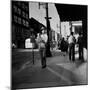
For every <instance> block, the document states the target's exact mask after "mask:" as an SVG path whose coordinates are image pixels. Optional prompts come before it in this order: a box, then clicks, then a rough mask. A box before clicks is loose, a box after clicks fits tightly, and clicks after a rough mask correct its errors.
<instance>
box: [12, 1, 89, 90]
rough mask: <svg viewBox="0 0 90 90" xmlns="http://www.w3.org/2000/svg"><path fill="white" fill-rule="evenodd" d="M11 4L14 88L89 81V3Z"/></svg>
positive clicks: (83, 83)
mask: <svg viewBox="0 0 90 90" xmlns="http://www.w3.org/2000/svg"><path fill="white" fill-rule="evenodd" d="M11 4H12V7H11V8H12V9H11V10H12V11H11V16H12V22H11V34H12V37H11V38H12V39H11V44H12V45H11V48H12V49H11V67H12V68H11V72H12V73H11V76H12V79H11V80H12V83H11V84H12V90H16V89H30V88H44V87H60V86H76V85H88V49H87V6H86V5H69V4H59V3H57V4H56V3H45V2H30V1H16V0H12V1H11Z"/></svg>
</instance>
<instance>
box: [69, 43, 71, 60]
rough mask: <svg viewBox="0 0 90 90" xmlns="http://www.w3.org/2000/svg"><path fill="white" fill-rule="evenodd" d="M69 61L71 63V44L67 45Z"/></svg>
mask: <svg viewBox="0 0 90 90" xmlns="http://www.w3.org/2000/svg"><path fill="white" fill-rule="evenodd" d="M69 60H70V61H71V44H70V45H69Z"/></svg>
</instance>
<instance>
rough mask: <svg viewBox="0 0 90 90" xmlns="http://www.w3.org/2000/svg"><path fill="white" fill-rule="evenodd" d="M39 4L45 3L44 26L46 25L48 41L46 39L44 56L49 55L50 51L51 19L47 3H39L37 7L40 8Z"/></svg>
mask: <svg viewBox="0 0 90 90" xmlns="http://www.w3.org/2000/svg"><path fill="white" fill-rule="evenodd" d="M40 5H42V6H43V5H45V9H46V17H45V19H46V27H47V36H48V41H47V45H46V57H51V56H52V55H51V51H50V35H49V33H50V21H49V19H51V17H49V16H48V3H39V9H40Z"/></svg>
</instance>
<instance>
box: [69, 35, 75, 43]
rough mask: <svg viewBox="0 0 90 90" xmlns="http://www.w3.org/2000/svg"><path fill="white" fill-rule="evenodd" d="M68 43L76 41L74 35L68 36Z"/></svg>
mask: <svg viewBox="0 0 90 90" xmlns="http://www.w3.org/2000/svg"><path fill="white" fill-rule="evenodd" d="M68 43H69V44H70V43H74V37H73V36H72V35H71V36H70V37H69V38H68Z"/></svg>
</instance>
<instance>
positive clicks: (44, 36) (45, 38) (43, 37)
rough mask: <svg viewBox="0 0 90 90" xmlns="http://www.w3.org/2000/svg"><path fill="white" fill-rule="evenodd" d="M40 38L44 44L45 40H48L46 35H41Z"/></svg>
mask: <svg viewBox="0 0 90 90" xmlns="http://www.w3.org/2000/svg"><path fill="white" fill-rule="evenodd" d="M41 38H42V40H43V41H44V42H45V43H46V42H47V40H48V37H47V34H42V35H41Z"/></svg>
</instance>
